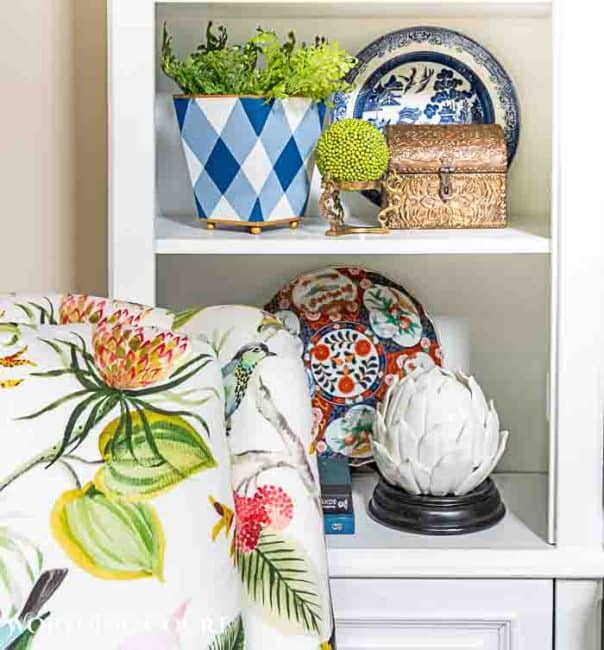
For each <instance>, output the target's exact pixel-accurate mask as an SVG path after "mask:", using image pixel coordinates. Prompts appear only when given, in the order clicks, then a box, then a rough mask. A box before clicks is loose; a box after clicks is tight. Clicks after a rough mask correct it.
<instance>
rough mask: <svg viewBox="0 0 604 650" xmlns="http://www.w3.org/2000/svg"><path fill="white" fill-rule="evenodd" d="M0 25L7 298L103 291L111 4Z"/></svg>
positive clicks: (27, 9)
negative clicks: (107, 19) (108, 19)
mask: <svg viewBox="0 0 604 650" xmlns="http://www.w3.org/2000/svg"><path fill="white" fill-rule="evenodd" d="M2 5H3V6H2V12H1V16H0V33H1V34H2V37H1V38H0V97H1V101H0V215H1V217H0V219H1V222H0V223H1V224H2V227H1V230H0V242H1V243H0V291H9V290H16V291H19V290H31V291H36V290H50V289H57V290H78V291H84V292H90V293H104V292H105V291H106V285H107V283H106V276H107V272H106V257H107V254H106V253H107V246H106V230H107V226H106V214H107V201H106V192H107V181H106V73H105V49H106V48H105V43H106V26H105V0H18V1H16V2H8V1H5V2H3V3H2Z"/></svg>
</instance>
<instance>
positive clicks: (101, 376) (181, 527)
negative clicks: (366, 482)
mask: <svg viewBox="0 0 604 650" xmlns="http://www.w3.org/2000/svg"><path fill="white" fill-rule="evenodd" d="M0 436H2V447H1V449H2V453H1V454H0V650H2V649H5V648H10V649H11V650H22V649H25V648H32V650H37V649H40V650H58V649H59V648H60V649H61V650H65V649H68V650H71V649H73V650H76V649H78V650H80V649H81V648H86V649H87V650H96V649H99V650H100V649H101V648H102V649H103V650H107V649H110V650H113V649H115V650H189V649H190V650H193V649H195V650H199V649H205V648H207V649H209V650H229V649H233V650H235V649H237V650H241V649H244V648H245V649H248V650H255V649H268V648H284V649H285V648H287V649H289V648H291V649H296V650H298V649H299V650H306V649H307V648H308V649H311V648H312V649H313V650H316V649H317V648H319V647H328V640H329V638H330V636H331V632H332V619H331V609H330V602H329V590H328V584H327V571H326V554H325V545H324V538H323V534H322V517H321V510H320V501H319V488H318V480H317V468H316V462H315V458H314V456H313V453H312V448H313V445H312V418H311V411H310V401H309V397H308V389H307V380H306V375H305V371H304V368H303V365H302V362H301V360H300V344H299V341H297V340H296V339H295V338H294V337H292V336H291V335H290V334H289V333H287V332H286V331H285V330H284V328H283V327H282V325H281V324H280V323H279V321H277V320H276V319H275V318H273V317H272V316H270V315H268V314H266V313H264V312H262V311H261V310H258V309H255V308H250V307H239V306H234V307H212V308H207V309H203V310H198V309H192V310H188V311H186V312H183V313H180V314H173V313H171V312H169V311H167V310H162V309H156V308H147V307H143V306H140V305H134V304H130V303H123V302H117V301H110V300H105V299H100V298H93V297H89V296H80V295H48V296H39V295H38V296H25V295H5V296H0Z"/></svg>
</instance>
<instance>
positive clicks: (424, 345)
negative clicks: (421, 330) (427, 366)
mask: <svg viewBox="0 0 604 650" xmlns="http://www.w3.org/2000/svg"><path fill="white" fill-rule="evenodd" d="M419 344H420V345H421V346H422V348H423V349H424V350H429V349H430V346H431V345H432V341H431V340H430V339H429V338H428V337H427V336H424V337H423V338H422V340H421V341H420V343H419Z"/></svg>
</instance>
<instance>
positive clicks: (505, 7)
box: [155, 0, 552, 18]
mask: <svg viewBox="0 0 604 650" xmlns="http://www.w3.org/2000/svg"><path fill="white" fill-rule="evenodd" d="M155 2H156V4H159V5H172V6H178V5H181V6H183V7H185V6H191V5H198V6H204V7H205V8H207V10H208V11H209V12H210V13H212V14H216V15H220V16H222V17H233V18H238V17H243V16H244V15H248V14H249V15H254V16H258V17H262V16H273V17H278V16H286V17H295V16H305V17H310V16H339V17H341V16H342V15H343V14H345V15H347V16H351V17H354V16H386V17H388V16H460V15H461V16H463V15H465V16H481V15H502V16H506V15H512V16H547V15H549V14H550V13H551V7H552V0H379V1H378V2H367V0H329V1H327V0H305V1H304V0H302V1H301V0H264V1H263V2H257V1H246V0H155Z"/></svg>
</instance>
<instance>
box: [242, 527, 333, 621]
mask: <svg viewBox="0 0 604 650" xmlns="http://www.w3.org/2000/svg"><path fill="white" fill-rule="evenodd" d="M236 562H237V566H238V568H239V574H240V576H241V580H242V582H243V586H244V589H245V592H246V594H247V596H248V597H249V598H250V599H251V600H253V601H255V602H257V603H259V604H260V605H262V606H263V607H264V608H265V609H266V610H268V611H269V612H271V613H272V614H273V615H274V616H276V617H277V618H278V619H280V620H282V621H288V622H289V623H292V624H294V625H295V626H296V627H299V628H302V629H303V630H304V631H306V632H314V633H319V631H320V622H321V614H320V603H319V596H318V594H317V591H318V590H317V586H316V583H315V580H314V578H313V576H312V575H311V573H310V571H309V569H308V565H307V561H306V559H305V558H304V557H303V555H302V553H301V552H300V551H299V550H298V549H297V548H296V547H295V546H294V545H293V544H292V543H291V542H290V541H288V540H287V539H285V538H283V537H281V536H280V535H276V534H274V533H272V532H269V531H267V530H264V531H262V533H261V534H260V538H259V539H258V543H257V545H256V547H255V548H254V549H253V550H251V551H249V552H247V553H246V552H244V551H241V550H238V551H237V555H236Z"/></svg>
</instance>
